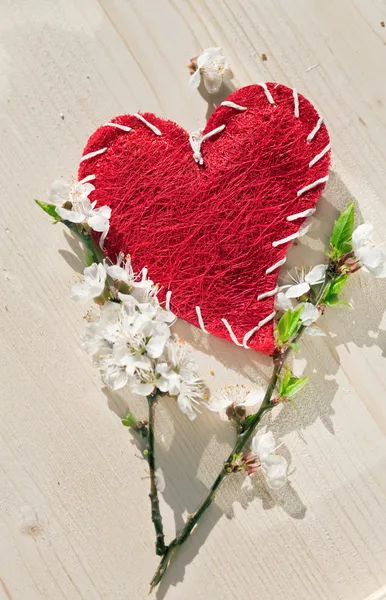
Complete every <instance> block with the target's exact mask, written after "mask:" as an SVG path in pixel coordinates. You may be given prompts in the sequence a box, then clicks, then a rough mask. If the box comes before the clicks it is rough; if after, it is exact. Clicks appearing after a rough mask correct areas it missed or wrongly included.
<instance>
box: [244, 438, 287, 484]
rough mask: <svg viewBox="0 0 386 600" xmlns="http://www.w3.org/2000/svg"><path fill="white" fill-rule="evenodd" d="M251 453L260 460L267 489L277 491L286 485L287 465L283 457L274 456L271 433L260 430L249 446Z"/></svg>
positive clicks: (273, 442)
mask: <svg viewBox="0 0 386 600" xmlns="http://www.w3.org/2000/svg"><path fill="white" fill-rule="evenodd" d="M251 448H252V452H253V453H254V454H255V455H256V456H257V457H258V459H259V460H260V465H261V468H262V470H263V472H264V475H265V477H266V479H267V484H268V487H270V488H271V489H276V490H277V489H279V488H281V487H283V486H284V485H285V484H286V481H287V470H288V463H287V461H286V459H285V458H284V456H279V455H278V454H274V452H275V449H276V448H275V440H274V437H273V434H272V432H271V431H268V432H266V428H265V427H264V428H263V429H260V431H258V432H257V433H256V435H255V436H254V438H253V440H252V444H251Z"/></svg>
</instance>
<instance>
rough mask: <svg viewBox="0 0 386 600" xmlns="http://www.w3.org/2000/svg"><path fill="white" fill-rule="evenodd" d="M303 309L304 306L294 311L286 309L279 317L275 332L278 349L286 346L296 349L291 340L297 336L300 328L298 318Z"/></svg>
mask: <svg viewBox="0 0 386 600" xmlns="http://www.w3.org/2000/svg"><path fill="white" fill-rule="evenodd" d="M303 308H304V306H303V305H302V304H300V305H299V306H297V307H296V308H295V309H294V310H291V309H288V310H287V311H286V312H285V313H284V315H283V316H282V317H281V319H280V321H279V322H278V324H277V329H276V331H275V336H276V342H277V345H278V347H282V346H284V345H285V344H288V345H289V346H295V349H296V344H293V343H292V342H291V339H292V338H293V337H294V336H295V335H296V334H297V332H298V331H299V329H300V327H301V324H302V323H301V319H300V317H301V314H302V311H303Z"/></svg>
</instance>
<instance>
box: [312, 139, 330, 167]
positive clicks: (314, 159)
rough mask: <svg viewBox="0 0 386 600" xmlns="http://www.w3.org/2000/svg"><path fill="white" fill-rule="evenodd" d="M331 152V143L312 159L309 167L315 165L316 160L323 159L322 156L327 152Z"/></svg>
mask: <svg viewBox="0 0 386 600" xmlns="http://www.w3.org/2000/svg"><path fill="white" fill-rule="evenodd" d="M329 150H331V142H330V143H329V144H327V146H326V147H325V148H324V149H323V150H322V151H321V152H319V154H317V155H316V156H315V158H313V159H312V160H311V161H310V164H309V165H308V166H309V167H313V166H314V164H315V163H317V162H318V160H320V159H321V158H323V156H324V155H325V154H326V153H327V152H328V151H329Z"/></svg>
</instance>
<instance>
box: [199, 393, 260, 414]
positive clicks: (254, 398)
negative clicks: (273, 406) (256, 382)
mask: <svg viewBox="0 0 386 600" xmlns="http://www.w3.org/2000/svg"><path fill="white" fill-rule="evenodd" d="M263 398H264V391H263V390H262V389H259V388H256V389H254V390H252V391H250V392H247V391H246V390H245V389H244V388H243V387H242V386H239V385H236V386H232V385H227V386H225V387H224V388H222V389H221V390H219V391H218V392H217V393H216V394H214V395H213V397H212V398H211V400H210V402H206V403H205V406H206V407H207V408H208V409H209V410H211V411H212V412H217V413H218V414H219V415H220V418H221V419H222V420H227V419H228V417H227V414H226V413H227V409H228V408H229V407H230V406H232V405H233V406H234V407H238V406H241V407H245V408H246V409H247V408H251V407H253V406H257V405H258V404H260V403H261V402H262V401H263Z"/></svg>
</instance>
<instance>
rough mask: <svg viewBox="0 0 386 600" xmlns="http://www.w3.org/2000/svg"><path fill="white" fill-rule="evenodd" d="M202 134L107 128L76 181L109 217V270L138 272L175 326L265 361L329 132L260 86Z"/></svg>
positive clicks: (148, 120) (148, 125) (231, 101)
mask: <svg viewBox="0 0 386 600" xmlns="http://www.w3.org/2000/svg"><path fill="white" fill-rule="evenodd" d="M214 130H216V131H214ZM213 131H214V133H213V135H211V136H209V137H205V134H208V133H211V132H213ZM203 134H204V140H203V141H202V140H201V144H200V142H199V141H198V142H197V137H196V143H194V141H192V143H191V142H190V141H189V135H188V133H187V132H186V131H185V130H184V129H182V128H181V127H179V126H178V125H176V124H175V123H173V122H172V121H166V120H163V119H160V118H158V117H156V116H155V115H153V114H151V113H145V114H143V115H138V114H136V115H130V116H129V115H126V116H120V117H116V118H115V119H114V120H113V121H112V122H110V123H108V124H107V125H103V126H102V127H100V128H99V129H98V130H97V131H96V132H95V133H94V134H93V135H92V136H91V138H90V139H89V141H88V143H87V146H86V148H85V150H84V154H83V158H82V161H81V164H80V168H79V180H82V179H84V178H85V177H87V176H90V175H95V180H94V181H93V183H94V185H95V187H96V189H95V191H94V192H93V195H92V196H91V199H93V200H97V206H102V205H105V204H107V205H109V206H111V208H112V216H111V220H110V230H109V233H108V236H107V239H106V242H105V247H106V250H107V253H108V255H109V257H110V258H111V259H112V260H114V259H115V256H116V255H117V254H118V253H119V252H120V251H123V252H125V253H130V255H131V257H132V263H133V267H134V269H137V270H140V269H142V267H144V266H145V265H146V266H147V267H148V270H149V277H150V278H151V279H153V281H155V282H157V283H159V284H160V285H161V286H162V289H161V291H160V298H161V300H164V299H165V298H167V301H168V302H169V301H170V307H171V310H172V311H173V312H174V313H175V314H176V315H177V316H178V317H180V318H182V319H185V320H186V321H188V322H190V323H193V324H194V325H196V326H201V328H204V329H205V330H206V331H207V332H209V333H213V334H214V335H217V336H219V337H223V338H226V339H231V340H232V341H234V342H235V343H237V344H238V345H244V346H245V347H250V348H253V349H255V350H258V351H261V352H264V353H267V354H268V353H272V352H273V350H274V338H273V316H274V295H275V292H276V286H277V279H278V271H279V267H280V265H281V264H283V263H284V262H285V254H286V251H287V248H288V246H289V244H290V243H291V240H292V239H294V237H295V236H297V235H298V234H299V227H300V226H301V224H302V223H303V221H304V219H305V217H306V216H308V215H309V214H312V212H314V207H315V204H316V202H317V201H318V199H319V197H320V195H321V193H322V190H323V187H324V185H325V182H326V180H327V177H328V168H329V163H330V151H329V149H330V143H329V136H328V132H327V129H326V127H325V126H324V125H323V120H322V119H321V118H320V117H319V115H318V114H317V112H316V110H315V109H314V107H313V106H312V105H311V104H310V102H309V101H308V100H307V99H306V98H304V97H303V96H301V95H300V94H299V95H298V94H297V92H296V91H295V90H292V89H290V88H287V87H285V86H283V85H280V84H275V83H267V84H260V85H251V86H248V87H245V88H242V89H240V90H238V91H236V92H234V93H233V94H232V95H231V96H229V98H228V99H227V101H226V102H223V103H222V105H221V106H219V107H218V108H217V109H216V110H215V112H214V113H213V115H212V116H211V117H210V119H209V121H208V123H207V126H206V127H205V129H204V132H203ZM200 158H202V161H203V164H200V162H202V161H200ZM196 161H198V162H196ZM168 291H169V293H168V294H167V292H168Z"/></svg>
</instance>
